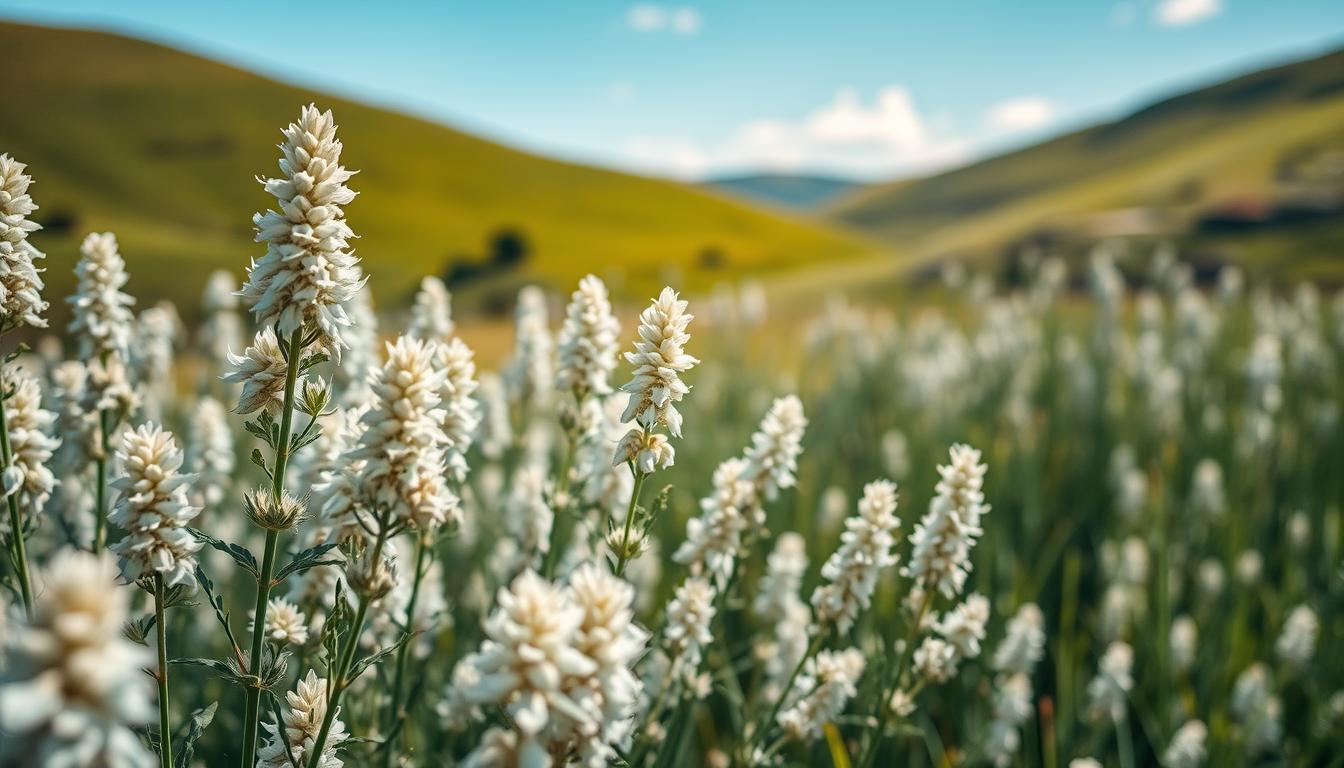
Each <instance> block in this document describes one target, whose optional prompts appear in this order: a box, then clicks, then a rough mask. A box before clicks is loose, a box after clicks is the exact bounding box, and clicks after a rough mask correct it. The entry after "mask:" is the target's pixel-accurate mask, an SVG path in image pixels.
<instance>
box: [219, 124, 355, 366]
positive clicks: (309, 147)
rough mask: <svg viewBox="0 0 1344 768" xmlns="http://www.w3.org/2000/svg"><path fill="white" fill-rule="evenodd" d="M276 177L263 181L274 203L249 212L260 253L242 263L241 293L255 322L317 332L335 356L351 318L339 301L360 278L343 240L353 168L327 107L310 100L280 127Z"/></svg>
mask: <svg viewBox="0 0 1344 768" xmlns="http://www.w3.org/2000/svg"><path fill="white" fill-rule="evenodd" d="M283 133H284V136H285V140H284V142H282V143H281V144H280V152H281V158H280V177H279V178H271V179H266V180H265V181H263V182H262V184H263V186H264V187H265V188H266V191H267V192H268V193H269V194H271V195H273V196H274V197H275V201H276V208H273V209H270V210H268V211H266V212H264V213H258V214H256V215H254V216H253V217H252V223H253V225H255V227H256V232H257V234H256V239H257V242H259V243H266V253H265V255H264V256H262V257H261V258H260V259H258V260H256V261H254V262H253V264H252V266H251V268H249V269H248V273H247V282H246V283H244V285H243V288H242V292H241V295H242V297H243V300H244V301H246V302H247V303H248V305H249V307H250V309H251V311H252V314H253V315H254V316H255V317H256V321H257V324H258V325H262V326H268V327H269V326H274V328H275V331H276V334H277V335H279V336H281V337H284V338H286V339H288V338H289V337H290V335H291V334H293V333H294V332H295V331H297V330H299V329H311V330H313V331H316V332H317V334H318V337H319V338H318V341H319V343H320V344H321V346H322V347H324V348H325V349H327V350H329V351H330V352H331V353H332V354H333V355H334V356H336V357H337V358H339V357H340V354H341V350H343V349H345V348H346V347H347V343H346V341H345V339H344V338H343V337H342V335H341V334H342V331H343V330H344V329H345V328H346V327H348V326H349V325H350V323H351V321H350V317H349V315H348V314H347V312H346V310H345V305H346V304H347V302H349V301H350V300H351V299H352V298H353V296H354V294H355V293H356V292H357V291H359V290H360V288H361V287H363V285H364V280H365V278H364V276H363V275H362V273H361V271H360V267H359V259H357V258H355V255H354V253H353V252H352V250H351V248H350V244H349V241H350V239H351V238H353V237H354V232H353V231H352V230H351V229H350V225H349V224H348V223H346V220H345V209H344V206H345V205H347V204H348V203H350V202H351V201H352V200H354V199H355V192H354V191H353V190H352V189H350V188H349V187H348V186H346V182H347V181H349V180H350V178H351V177H352V176H353V175H354V172H353V171H350V170H349V169H347V168H346V167H345V166H343V165H341V142H340V140H339V139H337V138H336V120H335V118H334V117H332V114H331V112H330V111H327V112H319V111H318V110H317V107H316V106H314V105H312V104H310V105H308V106H306V107H304V108H303V110H302V111H301V112H300V113H299V119H298V121H296V122H293V123H290V124H289V127H288V128H286V129H285V130H284V131H283Z"/></svg>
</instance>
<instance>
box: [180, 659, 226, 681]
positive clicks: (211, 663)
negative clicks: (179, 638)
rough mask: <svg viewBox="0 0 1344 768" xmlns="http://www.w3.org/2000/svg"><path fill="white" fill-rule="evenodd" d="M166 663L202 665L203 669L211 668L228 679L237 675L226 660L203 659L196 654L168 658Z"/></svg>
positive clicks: (191, 665)
mask: <svg viewBox="0 0 1344 768" xmlns="http://www.w3.org/2000/svg"><path fill="white" fill-rule="evenodd" d="M168 663H169V664H176V665H177V666H179V667H204V668H205V669H208V670H211V671H212V672H214V673H215V674H217V675H219V676H221V677H224V678H227V679H230V680H234V679H236V678H237V677H238V675H237V673H236V672H235V671H234V669H233V667H230V666H229V665H228V663H227V662H223V661H220V660H219V659H203V658H200V657H198V656H183V657H182V658H178V659H169V660H168Z"/></svg>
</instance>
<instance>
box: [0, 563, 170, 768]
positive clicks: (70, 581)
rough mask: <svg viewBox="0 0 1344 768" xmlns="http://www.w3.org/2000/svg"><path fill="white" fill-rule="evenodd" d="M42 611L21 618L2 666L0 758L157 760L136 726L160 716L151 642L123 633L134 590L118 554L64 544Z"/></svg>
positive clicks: (43, 585) (48, 577)
mask: <svg viewBox="0 0 1344 768" xmlns="http://www.w3.org/2000/svg"><path fill="white" fill-rule="evenodd" d="M37 581H38V584H39V594H40V595H41V598H40V599H39V600H38V602H37V607H36V613H35V615H34V617H33V620H32V621H30V622H16V623H15V624H14V626H12V627H11V628H10V630H9V633H8V635H9V636H8V637H7V638H6V643H5V665H4V670H3V674H2V675H0V730H3V731H4V733H5V738H4V739H3V740H0V758H3V762H4V764H6V765H32V766H38V768H59V767H64V766H75V767H77V768H99V767H100V766H126V767H127V768H141V767H142V766H144V767H146V768H147V767H148V766H151V765H156V764H157V762H158V760H157V758H155V757H154V756H153V755H151V754H150V752H149V751H148V750H146V749H145V747H144V746H143V745H142V744H141V742H140V739H139V737H138V736H137V735H136V733H135V731H134V730H133V729H136V728H140V727H143V726H146V725H148V724H149V722H150V721H151V720H152V719H153V718H154V717H155V708H154V703H153V702H154V699H153V694H152V692H151V686H150V682H149V678H148V677H147V676H146V675H145V674H144V673H143V672H142V671H141V667H144V666H147V665H149V664H150V663H152V661H151V654H150V653H149V651H148V649H146V648H143V647H141V646H138V645H135V644H133V643H131V642H130V641H129V640H127V639H125V638H124V637H123V636H122V627H123V625H124V624H125V623H126V621H127V619H128V618H130V617H129V614H128V608H129V602H130V596H131V591H130V589H128V588H126V587H123V586H119V585H118V584H117V568H116V566H115V565H113V563H112V561H111V559H110V558H108V557H106V556H95V555H90V554H87V553H84V552H78V551H75V550H72V549H65V550H62V551H60V552H58V553H57V554H56V555H55V556H54V557H53V558H52V560H51V562H50V563H48V565H47V567H46V568H45V569H44V570H43V571H42V572H41V574H40V575H39V576H38V580H37Z"/></svg>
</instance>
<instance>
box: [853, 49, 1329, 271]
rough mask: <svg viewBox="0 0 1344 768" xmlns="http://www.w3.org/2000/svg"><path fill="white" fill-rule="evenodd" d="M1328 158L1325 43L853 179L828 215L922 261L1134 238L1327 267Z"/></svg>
mask: <svg viewBox="0 0 1344 768" xmlns="http://www.w3.org/2000/svg"><path fill="white" fill-rule="evenodd" d="M1342 158H1344V51H1337V52H1334V53H1330V54H1328V55H1325V56H1321V57H1319V58H1315V59H1311V60H1307V61H1301V62H1296V63H1292V64H1288V65H1286V66H1280V67H1275V68H1272V69H1266V70H1263V71H1259V72H1255V73H1253V74H1249V75H1245V76H1243V77H1238V78H1236V79H1233V80H1230V81H1227V82H1224V83H1220V84H1217V85H1214V86H1211V87H1207V88H1202V89H1199V90H1195V91H1192V92H1189V93H1185V94H1182V95H1179V96H1175V97H1173V98H1169V99H1166V100H1163V101H1160V102H1158V103H1155V104H1152V105H1151V106H1149V107H1147V108H1144V109H1141V110H1139V111H1138V112H1135V113H1134V114H1132V115H1130V116H1128V117H1126V118H1124V119H1121V120H1117V121H1115V122H1111V123H1106V124H1103V125H1098V126H1095V127H1092V128H1088V129H1085V130H1080V131H1077V132H1074V133H1070V134H1067V135H1065V136H1061V137H1059V138H1056V139H1053V140H1050V141H1047V142H1044V143H1042V144H1038V145H1035V146H1032V147H1029V148H1026V149H1022V150H1020V151H1016V152H1012V153H1009V154H1005V155H1002V156H999V157H994V158H991V159H988V160H985V161H982V162H978V163H974V164H972V165H969V166H966V167H962V168H958V169H956V170H952V171H949V172H946V173H942V174H939V175H937V176H932V177H929V178H924V179H917V180H913V181H902V182H898V183H894V184H890V185H879V186H876V187H870V188H867V189H863V190H859V191H857V192H855V193H854V194H853V195H850V196H849V197H847V198H845V199H843V200H842V201H840V202H838V203H837V204H836V205H834V206H833V207H832V208H831V209H830V211H829V213H830V214H831V215H832V216H834V217H835V219H836V220H838V221H842V222H844V223H846V224H849V225H852V226H856V227H858V228H860V229H863V230H866V231H868V232H870V233H873V234H874V235H876V236H878V237H880V238H883V239H886V240H888V241H890V242H894V243H901V244H902V245H904V246H906V247H908V248H911V249H912V250H913V251H915V253H916V255H917V256H920V257H923V258H926V259H928V258H936V257H942V256H948V255H965V256H969V257H974V256H982V255H985V254H987V253H1001V252H1002V251H1003V250H1004V247H1005V246H1008V245H1011V244H1013V243H1019V242H1023V241H1030V240H1034V241H1041V242H1066V243H1067V242H1075V241H1076V242H1078V243H1079V244H1080V245H1081V244H1084V241H1087V240H1089V239H1095V238H1098V237H1103V236H1108V235H1113V234H1114V235H1130V236H1133V235H1136V234H1137V235H1139V236H1147V237H1175V238H1176V239H1177V240H1180V241H1182V242H1183V243H1184V244H1186V245H1187V246H1188V247H1190V248H1191V249H1194V250H1199V251H1205V252H1210V253H1213V254H1215V255H1217V256H1219V257H1222V258H1228V259H1235V260H1240V261H1245V262H1248V263H1249V264H1250V265H1251V267H1252V268H1255V269H1263V270H1264V271H1267V272H1270V273H1292V272H1295V271H1300V270H1301V269H1307V268H1309V269H1310V270H1311V271H1314V272H1319V271H1321V270H1322V269H1326V270H1329V271H1332V272H1333V273H1334V274H1335V275H1339V274H1341V272H1344V269H1341V260H1340V259H1339V258H1338V254H1339V253H1340V252H1341V251H1340V249H1341V248H1344V162H1341V159H1342ZM1285 212H1288V213H1285ZM1292 212H1296V213H1298V214H1302V215H1301V216H1300V217H1298V218H1304V219H1310V222H1309V223H1303V224H1300V225H1299V224H1298V223H1296V222H1297V219H1295V218H1294V215H1292ZM1308 213H1309V214H1310V215H1307V214H1308ZM1229 218H1230V219H1232V221H1231V222H1228V221H1226V219H1229ZM1218 222H1221V224H1219V225H1215V224H1217V223H1218ZM1224 225H1225V226H1224ZM1234 225H1236V226H1234ZM1308 246H1309V247H1310V249H1311V252H1310V253H1307V252H1303V249H1304V248H1306V247H1308ZM1322 249H1328V251H1329V252H1328V253H1323V252H1322ZM1308 264H1310V266H1309V267H1308V266H1307V265H1308Z"/></svg>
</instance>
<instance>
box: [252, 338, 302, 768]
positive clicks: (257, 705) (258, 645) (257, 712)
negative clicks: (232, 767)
mask: <svg viewBox="0 0 1344 768" xmlns="http://www.w3.org/2000/svg"><path fill="white" fill-rule="evenodd" d="M302 347H303V329H302V328H297V329H295V331H294V333H292V334H291V335H290V337H289V358H288V361H287V362H288V366H287V368H286V373H285V395H284V402H283V404H282V405H281V415H280V439H279V440H278V441H277V442H276V445H275V466H274V467H272V472H271V500H272V502H273V503H274V504H275V505H276V506H279V505H280V503H281V501H282V499H283V497H284V493H285V468H286V466H287V465H288V463H289V452H290V449H289V446H290V434H291V432H292V430H293V428H294V390H295V387H296V384H297V382H298V378H299V365H300V362H301V360H300V358H301V356H302V352H303V349H302ZM279 544H280V532H279V531H277V530H271V529H267V531H266V548H265V550H264V551H263V554H262V560H261V577H260V578H259V579H258V580H257V601H256V607H255V608H254V611H255V613H254V615H255V617H256V620H255V623H254V625H253V627H252V648H251V655H250V656H249V659H250V661H249V662H248V672H249V673H250V674H251V675H252V677H253V678H254V681H253V683H252V686H251V687H249V688H248V689H247V703H246V708H245V709H244V712H243V718H244V720H243V728H244V730H243V760H242V766H243V768H251V766H252V765H254V764H255V763H256V754H257V734H258V729H259V728H260V724H261V663H262V653H263V649H264V646H265V640H266V608H267V605H268V604H269V601H270V597H271V587H272V586H273V585H272V582H273V581H274V575H275V560H276V554H277V550H278V549H279ZM319 753H320V751H319Z"/></svg>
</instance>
